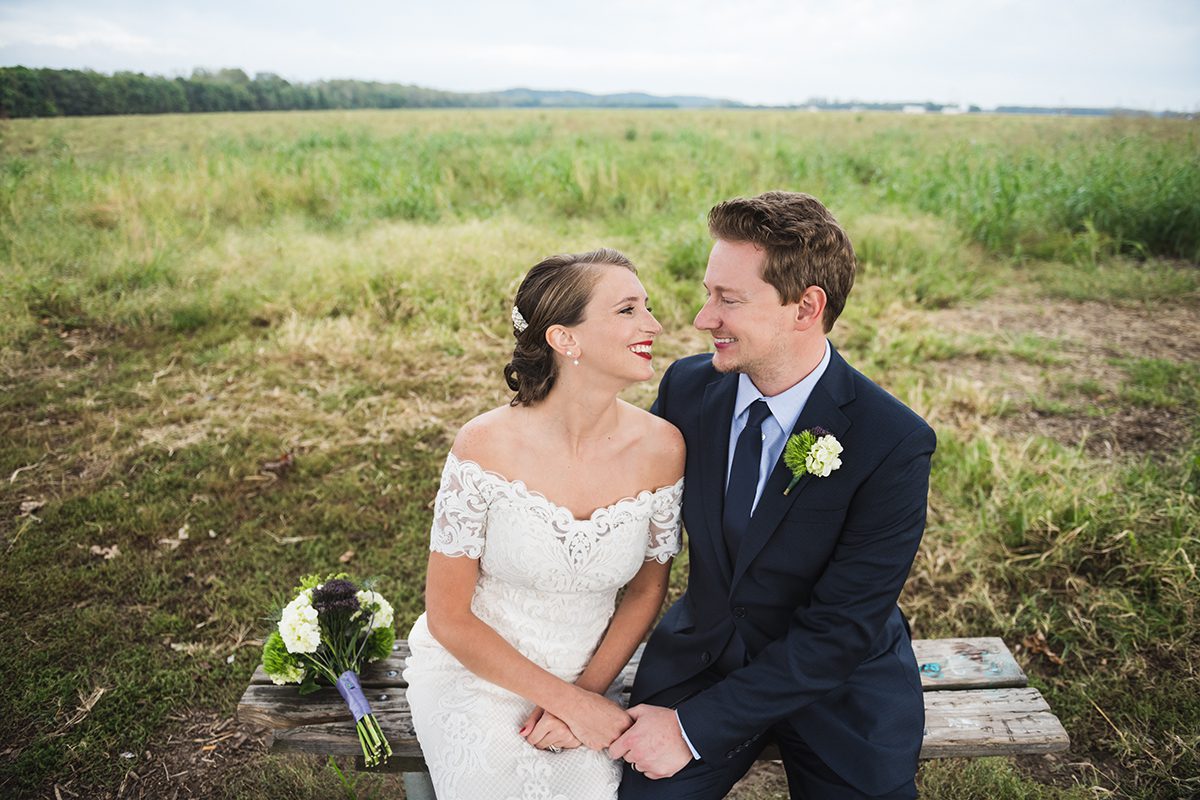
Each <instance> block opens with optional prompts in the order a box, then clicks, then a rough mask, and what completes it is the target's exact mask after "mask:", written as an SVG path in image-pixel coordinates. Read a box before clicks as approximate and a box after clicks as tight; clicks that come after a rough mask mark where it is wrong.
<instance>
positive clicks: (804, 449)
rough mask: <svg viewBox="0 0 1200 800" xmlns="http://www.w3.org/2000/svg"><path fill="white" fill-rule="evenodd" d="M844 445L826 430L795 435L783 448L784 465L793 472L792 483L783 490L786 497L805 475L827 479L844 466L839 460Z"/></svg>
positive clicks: (813, 429) (801, 432) (813, 430)
mask: <svg viewBox="0 0 1200 800" xmlns="http://www.w3.org/2000/svg"><path fill="white" fill-rule="evenodd" d="M841 452H842V443H841V442H839V441H838V440H837V437H836V436H834V435H833V434H832V433H830V432H829V431H827V430H825V429H824V428H809V429H808V430H805V431H800V433H793V434H792V435H791V436H789V437H788V440H787V444H785V445H784V446H783V463H784V464H786V465H787V468H788V469H790V470H791V471H792V482H791V483H789V484H788V487H787V488H786V489H784V490H783V493H784V494H785V495H786V494H787V493H788V492H790V491H791V490H792V489H794V488H795V486H796V484H797V483H799V482H800V479H801V478H803V477H804V476H805V475H816V476H817V477H818V478H827V477H829V473H831V472H833V471H834V470H835V469H837V468H838V467H840V466H841V465H842V460H841V459H840V458H838V456H839V455H841Z"/></svg>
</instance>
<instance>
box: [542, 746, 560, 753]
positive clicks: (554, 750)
mask: <svg viewBox="0 0 1200 800" xmlns="http://www.w3.org/2000/svg"><path fill="white" fill-rule="evenodd" d="M546 749H547V750H549V751H550V752H551V753H561V752H562V748H561V747H559V746H558V745H556V744H552V745H550V746H549V747H547V748H546Z"/></svg>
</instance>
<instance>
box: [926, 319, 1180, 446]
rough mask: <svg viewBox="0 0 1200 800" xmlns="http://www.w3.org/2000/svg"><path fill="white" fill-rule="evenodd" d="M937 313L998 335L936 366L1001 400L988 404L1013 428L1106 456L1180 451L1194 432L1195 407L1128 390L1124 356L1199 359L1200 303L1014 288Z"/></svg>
mask: <svg viewBox="0 0 1200 800" xmlns="http://www.w3.org/2000/svg"><path fill="white" fill-rule="evenodd" d="M930 322H931V324H933V325H935V326H937V327H938V328H939V329H940V330H942V331H944V332H946V333H949V334H952V335H953V334H961V335H963V336H968V337H975V338H979V337H982V338H983V340H984V341H986V342H995V344H996V352H994V353H991V352H989V353H988V354H987V355H979V354H971V355H964V356H961V357H956V358H950V359H947V360H945V361H940V362H938V363H937V364H936V366H935V370H936V371H937V373H939V374H940V375H941V376H943V377H944V378H946V379H947V380H956V381H962V382H966V383H967V384H969V385H971V386H972V387H973V388H974V389H975V391H976V392H977V393H978V394H980V395H981V396H984V397H986V398H988V399H989V400H990V404H991V406H992V408H991V409H988V410H984V411H983V412H982V413H983V414H984V415H985V416H991V417H992V418H991V419H990V420H989V421H991V422H994V424H996V425H998V426H999V427H1000V428H1001V430H1002V431H1004V432H1005V433H1008V434H1012V435H1016V436H1028V435H1038V436H1044V437H1047V438H1051V439H1054V440H1056V441H1058V442H1061V443H1063V444H1066V445H1070V446H1082V447H1083V448H1084V449H1085V450H1086V451H1087V452H1088V453H1089V454H1091V455H1094V456H1099V457H1104V456H1114V455H1119V454H1134V455H1136V454H1146V453H1162V452H1171V451H1177V450H1178V449H1179V448H1180V447H1182V446H1184V445H1185V444H1186V443H1187V441H1188V440H1189V439H1190V437H1191V436H1192V435H1193V428H1194V425H1195V420H1196V415H1195V410H1194V409H1192V408H1188V407H1185V406H1177V407H1161V406H1158V407H1156V406H1144V405H1136V404H1133V403H1131V402H1129V401H1128V400H1127V399H1124V398H1123V397H1122V393H1123V391H1125V390H1126V389H1127V388H1128V384H1129V375H1128V374H1127V372H1126V371H1125V370H1124V369H1123V368H1122V367H1121V366H1120V363H1119V362H1133V361H1137V360H1148V359H1157V360H1161V361H1165V362H1170V363H1174V364H1180V365H1187V364H1195V363H1198V362H1200V335H1198V334H1197V332H1196V331H1197V309H1196V308H1195V306H1194V305H1190V304H1182V303H1181V304H1177V305H1163V306H1155V307H1154V308H1148V307H1141V306H1138V307H1128V306H1113V305H1107V304H1104V303H1097V302H1085V303H1056V304H1046V303H1036V304H1035V303H1029V302H1027V301H1021V300H1019V299H1017V297H1016V296H1015V295H1010V296H1007V297H998V298H995V299H994V300H992V301H989V302H988V303H987V304H986V305H980V306H976V307H972V308H954V309H947V310H944V311H936V312H932V313H931V314H930ZM1030 337H1034V338H1033V339H1032V340H1031V339H1030ZM985 349H986V348H985ZM997 409H1000V412H999V413H996V411H997Z"/></svg>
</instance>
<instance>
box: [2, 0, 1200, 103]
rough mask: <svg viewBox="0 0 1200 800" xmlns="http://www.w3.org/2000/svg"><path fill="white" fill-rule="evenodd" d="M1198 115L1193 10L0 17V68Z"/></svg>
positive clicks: (934, 3)
mask: <svg viewBox="0 0 1200 800" xmlns="http://www.w3.org/2000/svg"><path fill="white" fill-rule="evenodd" d="M17 64H21V65H25V66H30V67H58V68H85V67H86V68H91V69H94V70H98V71H100V72H113V71H117V70H133V71H138V72H147V73H152V74H160V75H172V76H173V75H186V74H189V73H190V72H191V71H192V69H193V68H194V67H206V68H220V67H241V68H242V69H244V70H245V71H246V72H247V73H249V74H250V75H254V73H256V72H275V73H278V74H280V75H282V76H283V77H285V78H287V79H288V80H294V81H311V80H318V79H322V78H359V79H364V80H379V81H389V82H397V83H414V84H418V85H421V86H428V87H432V88H437V89H449V90H454V91H487V90H492V89H508V88H513V87H530V88H535V89H580V90H583V91H589V92H596V93H608V92H622V91H645V92H650V93H653V94H698V95H707V96H711V97H721V98H728V99H732V100H740V101H742V102H745V103H764V104H784V103H794V102H802V101H804V100H807V99H808V98H811V97H825V98H829V99H840V100H851V99H855V100H865V101H925V100H930V101H933V102H939V103H962V104H964V105H965V104H970V103H974V104H977V105H981V106H984V107H992V106H996V105H1012V104H1016V105H1071V106H1117V105H1119V106H1127V107H1134V108H1144V109H1150V110H1162V109H1173V110H1180V111H1196V110H1200V0H1135V1H1133V2H1131V1H1130V0H1093V2H1082V0H1040V2H1037V1H1035V0H925V1H921V0H820V2H813V0H781V1H779V2H777V1H776V0H641V2H638V1H637V0H613V1H610V2H605V0H591V2H587V3H575V2H572V0H558V2H538V1H537V0H499V1H498V2H481V1H480V0H442V2H436V1H435V2H429V0H424V1H423V2H408V1H407V0H393V2H383V1H382V0H364V1H363V2H355V0H342V2H334V1H332V0H289V2H281V1H279V0H269V1H268V2H254V0H206V1H205V2H196V1H195V0H193V1H190V2H173V1H172V0H156V1H155V2H143V1H142V0H0V65H4V66H13V65H17Z"/></svg>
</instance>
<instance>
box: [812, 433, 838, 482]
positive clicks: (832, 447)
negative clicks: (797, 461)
mask: <svg viewBox="0 0 1200 800" xmlns="http://www.w3.org/2000/svg"><path fill="white" fill-rule="evenodd" d="M841 452H842V443H841V442H839V441H838V440H837V439H835V438H834V437H833V435H832V434H827V435H825V436H822V437H821V438H819V439H817V441H816V442H815V443H814V444H813V446H812V449H810V450H809V451H808V457H807V458H805V459H804V466H805V468H806V469H808V471H809V472H810V473H811V474H813V475H816V476H817V477H819V478H828V477H829V473H831V472H833V471H834V470H835V469H837V468H838V467H840V466H841V465H842V460H841V459H840V458H838V456H839V455H840V454H841Z"/></svg>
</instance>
